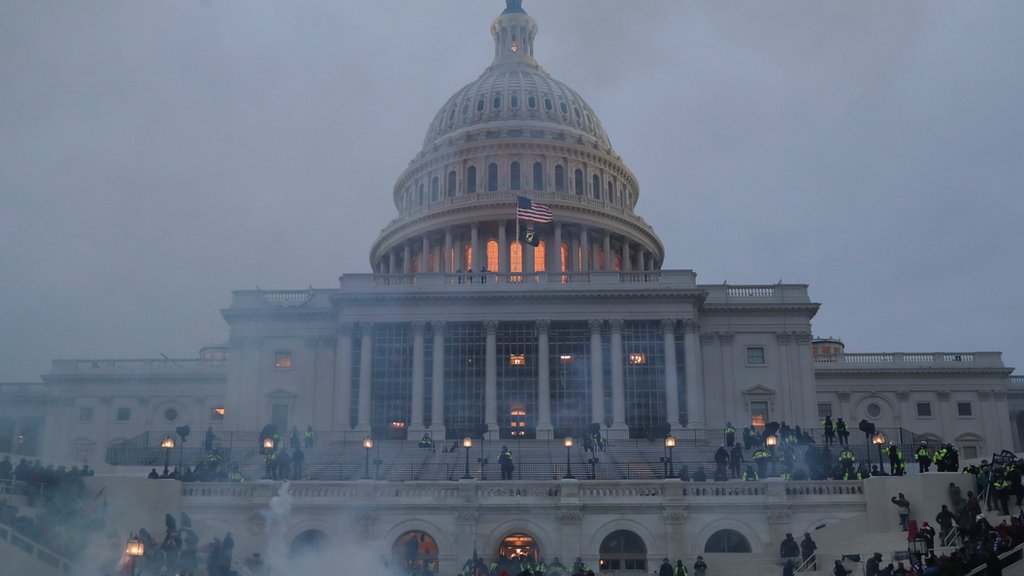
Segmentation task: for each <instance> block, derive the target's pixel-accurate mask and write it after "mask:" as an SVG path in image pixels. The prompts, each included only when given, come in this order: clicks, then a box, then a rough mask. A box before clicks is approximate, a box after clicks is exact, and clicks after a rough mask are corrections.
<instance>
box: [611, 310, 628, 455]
mask: <svg viewBox="0 0 1024 576" xmlns="http://www.w3.org/2000/svg"><path fill="white" fill-rule="evenodd" d="M609 324H610V325H611V328H612V339H611V345H612V346H611V356H612V357H611V369H612V428H611V431H610V432H609V435H608V437H609V438H629V426H627V425H626V387H625V384H624V382H623V375H624V366H623V363H622V356H623V352H622V325H623V321H622V320H621V319H615V320H612V321H611V322H609Z"/></svg>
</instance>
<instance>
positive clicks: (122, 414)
mask: <svg viewBox="0 0 1024 576" xmlns="http://www.w3.org/2000/svg"><path fill="white" fill-rule="evenodd" d="M131 419H132V409H131V408H127V407H125V406H122V407H120V408H118V409H117V421H118V422H128V421H130V420H131Z"/></svg>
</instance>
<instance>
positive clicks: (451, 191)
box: [445, 170, 457, 198]
mask: <svg viewBox="0 0 1024 576" xmlns="http://www.w3.org/2000/svg"><path fill="white" fill-rule="evenodd" d="M456 184H457V182H456V176H455V170H449V171H448V189H447V190H446V191H445V193H446V194H447V196H448V197H449V198H451V197H452V196H455V186H456Z"/></svg>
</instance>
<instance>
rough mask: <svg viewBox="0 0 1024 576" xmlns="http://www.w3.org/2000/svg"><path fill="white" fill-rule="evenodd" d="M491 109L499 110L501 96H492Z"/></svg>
mask: <svg viewBox="0 0 1024 576" xmlns="http://www.w3.org/2000/svg"><path fill="white" fill-rule="evenodd" d="M491 109H493V110H501V94H495V95H494V99H493V100H491Z"/></svg>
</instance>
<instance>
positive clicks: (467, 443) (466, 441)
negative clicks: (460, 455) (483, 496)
mask: <svg viewBox="0 0 1024 576" xmlns="http://www.w3.org/2000/svg"><path fill="white" fill-rule="evenodd" d="M462 447H463V448H465V449H466V473H465V474H463V475H462V479H463V480H470V479H472V478H473V477H472V476H470V475H469V449H470V448H472V447H473V439H472V438H470V437H469V436H466V437H465V438H463V439H462Z"/></svg>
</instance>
